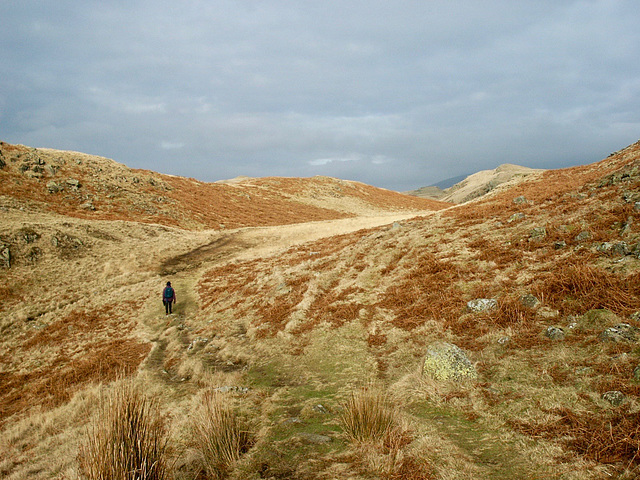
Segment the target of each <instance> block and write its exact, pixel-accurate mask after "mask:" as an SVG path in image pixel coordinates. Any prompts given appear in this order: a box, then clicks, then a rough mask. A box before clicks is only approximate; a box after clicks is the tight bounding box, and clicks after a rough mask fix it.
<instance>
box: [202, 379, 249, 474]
mask: <svg viewBox="0 0 640 480" xmlns="http://www.w3.org/2000/svg"><path fill="white" fill-rule="evenodd" d="M192 434H193V448H194V449H195V451H196V453H197V454H198V457H199V458H200V461H201V463H202V466H203V468H204V470H205V471H206V473H207V475H209V476H210V477H212V478H224V477H225V475H226V473H227V472H228V471H229V470H230V469H231V468H232V467H233V466H234V465H235V464H236V462H238V460H239V459H240V457H241V456H242V454H243V453H245V452H246V451H247V450H249V448H250V447H251V443H252V440H251V434H250V433H249V431H248V429H247V427H246V425H245V423H244V422H243V421H242V419H241V418H240V417H239V416H238V415H236V413H235V412H234V410H233V407H232V405H230V404H229V403H228V401H227V400H226V399H225V398H223V396H222V395H221V394H219V393H216V392H211V391H208V392H206V393H205V394H204V396H203V401H202V405H201V406H200V409H199V410H198V411H197V412H196V414H195V415H194V418H193V422H192Z"/></svg>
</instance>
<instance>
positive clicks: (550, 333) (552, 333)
mask: <svg viewBox="0 0 640 480" xmlns="http://www.w3.org/2000/svg"><path fill="white" fill-rule="evenodd" d="M544 335H545V337H547V338H550V339H551V340H564V337H565V335H566V334H565V332H564V329H563V328H562V327H553V326H552V327H549V328H547V330H546V331H545V332H544Z"/></svg>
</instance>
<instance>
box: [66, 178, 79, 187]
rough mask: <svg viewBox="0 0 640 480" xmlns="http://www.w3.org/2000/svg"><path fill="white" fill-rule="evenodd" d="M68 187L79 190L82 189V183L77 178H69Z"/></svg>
mask: <svg viewBox="0 0 640 480" xmlns="http://www.w3.org/2000/svg"><path fill="white" fill-rule="evenodd" d="M67 185H69V187H71V189H72V190H78V189H79V188H80V187H81V185H80V182H79V181H78V180H76V179H75V178H67Z"/></svg>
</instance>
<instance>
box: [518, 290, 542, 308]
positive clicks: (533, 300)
mask: <svg viewBox="0 0 640 480" xmlns="http://www.w3.org/2000/svg"><path fill="white" fill-rule="evenodd" d="M520 303H522V305H524V306H525V307H527V308H536V307H537V306H538V305H540V300H538V298H537V297H536V296H535V295H531V294H530V293H527V294H525V295H523V296H521V297H520Z"/></svg>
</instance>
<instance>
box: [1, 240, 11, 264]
mask: <svg viewBox="0 0 640 480" xmlns="http://www.w3.org/2000/svg"><path fill="white" fill-rule="evenodd" d="M0 263H1V264H2V266H3V267H5V268H11V250H10V249H9V246H8V245H0Z"/></svg>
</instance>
